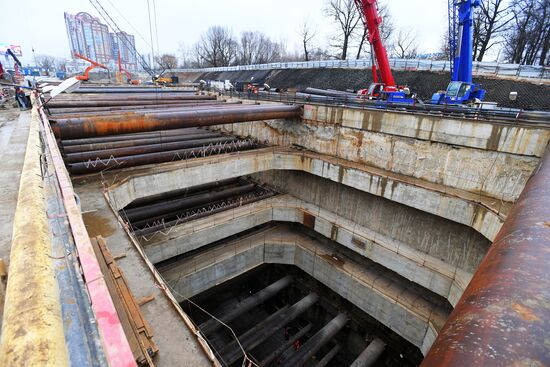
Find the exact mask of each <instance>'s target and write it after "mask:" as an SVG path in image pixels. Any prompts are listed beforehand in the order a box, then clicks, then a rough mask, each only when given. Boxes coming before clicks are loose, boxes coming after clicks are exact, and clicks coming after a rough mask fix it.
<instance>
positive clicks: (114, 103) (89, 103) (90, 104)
mask: <svg viewBox="0 0 550 367" xmlns="http://www.w3.org/2000/svg"><path fill="white" fill-rule="evenodd" d="M214 99H216V97H215V96H185V97H181V98H178V99H170V100H164V99H161V98H158V99H149V100H143V101H136V100H129V99H128V100H123V99H120V100H116V99H113V100H103V101H91V100H87V101H73V100H66V101H57V100H52V101H50V102H48V105H47V106H48V107H49V108H56V107H107V106H141V105H158V104H166V105H167V104H179V103H181V102H182V101H185V100H188V101H196V100H214Z"/></svg>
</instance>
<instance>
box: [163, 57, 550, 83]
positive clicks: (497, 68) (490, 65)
mask: <svg viewBox="0 0 550 367" xmlns="http://www.w3.org/2000/svg"><path fill="white" fill-rule="evenodd" d="M390 65H391V67H392V69H394V70H408V71H416V70H428V71H449V67H450V63H449V61H437V60H416V59H390ZM371 66H372V63H371V60H370V59H359V60H322V61H303V62H274V63H270V64H257V65H238V66H226V67H218V68H203V69H173V70H170V71H172V72H197V71H200V72H216V71H243V70H269V69H325V68H326V69H366V68H370V67H371ZM472 69H473V72H474V74H476V75H497V76H506V77H519V78H529V79H550V67H546V66H533V65H518V64H501V63H498V62H477V61H476V62H474V63H473V67H472Z"/></svg>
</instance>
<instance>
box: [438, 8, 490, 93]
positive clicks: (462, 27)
mask: <svg viewBox="0 0 550 367" xmlns="http://www.w3.org/2000/svg"><path fill="white" fill-rule="evenodd" d="M479 5H480V0H448V8H449V53H450V62H451V82H450V83H449V85H448V87H447V90H446V91H439V92H437V93H434V94H433V95H432V99H431V103H434V104H475V103H479V102H481V101H483V98H484V97H485V90H484V89H482V88H481V86H480V85H479V84H475V83H472V58H473V56H472V55H473V27H474V26H473V24H474V22H473V18H474V8H476V7H478V6H479Z"/></svg>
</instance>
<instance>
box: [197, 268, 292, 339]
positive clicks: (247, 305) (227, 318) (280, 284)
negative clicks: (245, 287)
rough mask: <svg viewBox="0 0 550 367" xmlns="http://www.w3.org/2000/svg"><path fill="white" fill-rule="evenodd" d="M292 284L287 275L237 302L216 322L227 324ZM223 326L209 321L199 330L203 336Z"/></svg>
mask: <svg viewBox="0 0 550 367" xmlns="http://www.w3.org/2000/svg"><path fill="white" fill-rule="evenodd" d="M291 282H292V277H291V276H290V275H287V276H286V277H284V278H281V279H279V280H278V281H276V282H275V283H273V284H271V285H269V286H267V287H265V288H264V289H262V290H261V291H259V292H257V293H254V294H253V295H252V296H250V297H248V298H247V299H245V300H244V301H241V302H239V303H238V304H236V305H234V306H233V307H232V308H231V309H230V310H228V311H225V312H223V313H222V314H221V315H219V316H218V317H217V319H218V320H220V321H222V322H224V323H228V322H231V321H232V320H234V319H236V318H237V317H239V316H240V315H242V314H243V313H245V312H247V311H249V310H251V309H253V308H254V307H256V306H257V305H259V304H260V303H262V302H264V301H265V300H267V299H269V298H271V297H273V296H274V295H276V294H277V293H279V292H280V291H281V290H283V289H284V288H286V287H288V286H289V285H290V283H291ZM222 326H223V325H222V324H221V323H220V322H219V321H217V320H214V319H210V320H208V321H206V322H205V323H203V324H202V325H200V326H199V329H200V330H201V332H202V333H203V334H206V335H208V334H212V333H213V332H214V331H216V330H218V329H219V328H221V327H222Z"/></svg>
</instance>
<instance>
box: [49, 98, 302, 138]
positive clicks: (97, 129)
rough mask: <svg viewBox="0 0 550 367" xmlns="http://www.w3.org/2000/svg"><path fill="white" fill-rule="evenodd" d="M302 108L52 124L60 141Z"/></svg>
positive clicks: (266, 116)
mask: <svg viewBox="0 0 550 367" xmlns="http://www.w3.org/2000/svg"><path fill="white" fill-rule="evenodd" d="M300 110H301V108H300V106H290V105H266V106H263V105H260V106H253V107H249V106H245V105H243V106H242V108H232V109H215V110H198V111H183V112H181V113H179V114H177V116H176V115H175V116H171V117H166V116H162V115H158V116H157V115H154V114H151V115H148V116H144V117H136V118H134V119H117V120H113V119H102V118H87V119H74V120H73V119H68V120H57V122H52V130H53V131H54V133H55V135H56V137H57V138H58V139H78V138H85V137H95V136H105V135H116V134H127V133H134V132H145V131H155V130H171V129H179V128H183V127H196V126H211V125H220V124H231V123H239V122H246V121H258V120H271V119H285V118H297V117H299V116H300Z"/></svg>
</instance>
